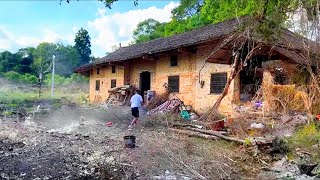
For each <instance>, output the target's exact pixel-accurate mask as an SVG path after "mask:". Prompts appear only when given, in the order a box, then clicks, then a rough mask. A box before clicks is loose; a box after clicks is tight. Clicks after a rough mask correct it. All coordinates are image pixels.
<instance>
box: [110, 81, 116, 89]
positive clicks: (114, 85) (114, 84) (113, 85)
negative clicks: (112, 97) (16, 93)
mask: <svg viewBox="0 0 320 180" xmlns="http://www.w3.org/2000/svg"><path fill="white" fill-rule="evenodd" d="M114 87H117V80H116V79H111V88H114Z"/></svg>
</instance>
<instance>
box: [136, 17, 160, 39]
mask: <svg viewBox="0 0 320 180" xmlns="http://www.w3.org/2000/svg"><path fill="white" fill-rule="evenodd" d="M160 26H163V25H162V24H161V23H160V22H159V21H157V20H154V19H152V18H150V19H146V20H144V21H142V22H140V23H139V24H138V26H137V29H135V30H134V31H133V39H134V43H141V42H146V41H150V40H153V39H156V38H160V37H162V36H163V33H164V32H163V31H161V28H159V27H160Z"/></svg>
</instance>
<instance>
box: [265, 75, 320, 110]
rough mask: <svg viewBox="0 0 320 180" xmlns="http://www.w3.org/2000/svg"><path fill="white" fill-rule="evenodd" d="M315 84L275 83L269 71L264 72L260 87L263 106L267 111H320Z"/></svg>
mask: <svg viewBox="0 0 320 180" xmlns="http://www.w3.org/2000/svg"><path fill="white" fill-rule="evenodd" d="M315 86H316V84H311V85H304V86H299V87H296V86H295V85H275V84H274V81H273V77H272V75H271V74H270V73H269V72H265V73H264V78H263V83H262V88H263V98H264V102H265V107H266V110H267V111H268V112H282V113H287V112H290V111H296V112H307V113H310V114H316V113H320V99H319V98H317V97H319V96H320V94H319V92H318V91H317V89H316V88H315Z"/></svg>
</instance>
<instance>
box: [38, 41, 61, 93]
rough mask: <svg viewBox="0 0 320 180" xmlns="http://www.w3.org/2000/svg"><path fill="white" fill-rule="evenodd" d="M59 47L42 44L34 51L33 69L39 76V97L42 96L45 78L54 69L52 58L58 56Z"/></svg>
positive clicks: (51, 44)
mask: <svg viewBox="0 0 320 180" xmlns="http://www.w3.org/2000/svg"><path fill="white" fill-rule="evenodd" d="M56 49H57V45H56V44H53V43H41V44H39V45H38V46H37V48H36V49H35V51H34V61H33V65H32V66H33V69H34V71H35V72H37V75H38V85H39V97H40V96H41V88H42V84H43V79H44V76H45V75H46V74H47V73H49V72H50V70H51V68H52V58H53V55H55V54H56Z"/></svg>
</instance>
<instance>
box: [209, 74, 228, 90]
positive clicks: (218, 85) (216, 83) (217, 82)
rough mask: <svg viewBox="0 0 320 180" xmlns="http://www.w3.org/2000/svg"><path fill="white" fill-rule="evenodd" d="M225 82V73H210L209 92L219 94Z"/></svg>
mask: <svg viewBox="0 0 320 180" xmlns="http://www.w3.org/2000/svg"><path fill="white" fill-rule="evenodd" d="M226 83H227V73H215V74H211V81H210V94H219V93H222V92H223V89H224V87H225V86H226Z"/></svg>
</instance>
